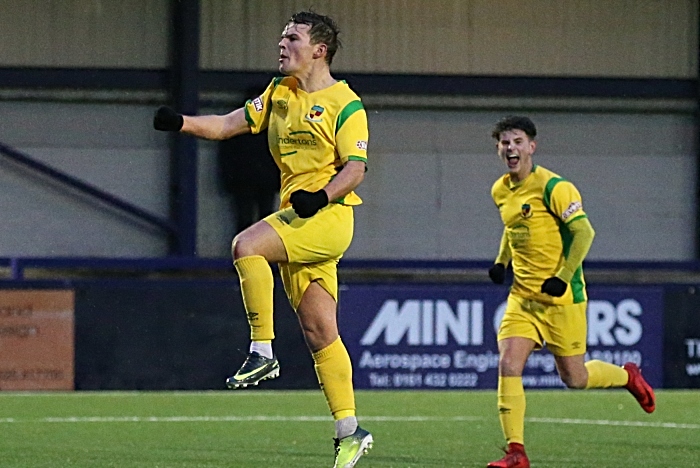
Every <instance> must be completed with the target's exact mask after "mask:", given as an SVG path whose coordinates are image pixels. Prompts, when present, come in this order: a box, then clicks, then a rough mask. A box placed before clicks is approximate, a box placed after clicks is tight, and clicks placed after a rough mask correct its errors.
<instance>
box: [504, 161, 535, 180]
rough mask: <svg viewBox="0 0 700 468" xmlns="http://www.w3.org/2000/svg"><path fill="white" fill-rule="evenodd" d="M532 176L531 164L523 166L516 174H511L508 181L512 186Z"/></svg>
mask: <svg viewBox="0 0 700 468" xmlns="http://www.w3.org/2000/svg"><path fill="white" fill-rule="evenodd" d="M530 174H532V163H530V164H528V165H526V166H523V167H522V168H521V169H520V170H519V171H518V172H511V173H510V174H509V175H510V181H511V182H513V183H514V184H520V183H521V182H522V181H524V180H525V179H527V177H528V176H529V175H530Z"/></svg>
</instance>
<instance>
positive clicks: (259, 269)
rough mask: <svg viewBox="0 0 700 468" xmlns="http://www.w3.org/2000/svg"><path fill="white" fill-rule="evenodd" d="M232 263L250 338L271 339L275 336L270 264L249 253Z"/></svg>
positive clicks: (258, 339) (255, 339) (262, 258)
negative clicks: (238, 281) (238, 283)
mask: <svg viewBox="0 0 700 468" xmlns="http://www.w3.org/2000/svg"><path fill="white" fill-rule="evenodd" d="M233 265H234V266H235V267H236V271H238V277H239V279H240V282H241V294H242V295H243V305H244V306H245V311H246V315H247V317H248V323H249V324H250V339H251V340H253V341H267V340H272V339H273V338H274V337H275V329H274V323H273V320H272V310H273V306H272V293H273V288H274V285H275V283H274V279H273V278H272V269H271V268H270V264H269V263H267V260H265V257H263V256H261V255H251V256H249V257H242V258H239V259H237V260H235V261H234V262H233Z"/></svg>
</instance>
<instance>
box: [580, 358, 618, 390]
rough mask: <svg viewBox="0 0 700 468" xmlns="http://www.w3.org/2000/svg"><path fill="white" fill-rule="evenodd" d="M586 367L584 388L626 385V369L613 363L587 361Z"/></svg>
mask: <svg viewBox="0 0 700 468" xmlns="http://www.w3.org/2000/svg"><path fill="white" fill-rule="evenodd" d="M586 369H588V382H587V383H586V389H589V388H609V387H624V386H625V385H627V378H628V375H627V371H626V370H625V369H623V368H622V367H620V366H616V365H615V364H610V363H609V362H603V361H588V362H587V363H586Z"/></svg>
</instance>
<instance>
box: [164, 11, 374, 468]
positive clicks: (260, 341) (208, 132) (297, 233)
mask: <svg viewBox="0 0 700 468" xmlns="http://www.w3.org/2000/svg"><path fill="white" fill-rule="evenodd" d="M339 46H340V41H339V40H338V27H337V26H336V24H335V22H334V21H333V20H332V19H331V18H329V17H327V16H323V15H319V14H317V13H314V12H310V11H307V12H299V13H296V14H294V15H293V16H292V17H291V18H290V20H289V21H288V22H287V24H286V26H285V28H284V30H283V31H282V36H281V39H280V41H279V71H280V73H281V74H282V75H284V76H283V77H279V78H275V79H274V80H272V82H271V83H270V84H269V86H268V87H267V89H266V90H265V91H264V92H263V93H262V95H261V96H260V97H258V98H255V99H253V100H251V101H248V102H247V103H246V105H245V106H244V107H242V108H240V109H236V110H234V111H233V112H231V113H229V114H226V115H222V116H219V115H206V116H184V115H181V114H178V113H177V112H175V111H174V110H172V109H170V108H168V107H161V108H159V109H158V111H157V112H156V115H155V117H154V122H153V123H154V127H155V128H156V129H157V130H166V131H181V132H184V133H188V134H190V135H194V136H197V137H201V138H207V139H212V140H223V139H227V138H230V137H233V136H235V135H240V134H243V133H247V132H252V133H258V132H260V131H263V130H264V129H266V128H267V129H268V143H269V147H270V152H271V153H272V156H273V158H274V160H275V162H276V163H277V165H278V166H279V168H280V171H281V178H282V180H281V191H280V209H279V211H277V212H276V213H273V214H271V215H270V216H268V217H266V218H265V219H264V220H262V221H259V222H257V223H256V224H254V225H252V226H250V227H249V228H247V229H245V230H244V231H243V232H241V233H240V234H238V235H237V236H236V237H235V238H234V240H233V243H232V254H233V258H234V265H235V267H236V270H237V272H238V276H239V278H240V283H241V292H242V295H243V303H244V306H245V309H246V314H247V317H248V322H249V324H250V329H251V343H250V350H249V354H248V357H247V359H246V360H245V362H244V363H243V365H242V366H241V368H240V369H239V370H238V372H236V374H235V375H233V376H232V377H230V378H229V379H228V380H227V381H226V384H227V385H228V386H229V387H230V388H242V387H247V386H249V385H257V384H258V382H260V381H261V380H265V379H270V378H275V377H277V376H278V375H279V372H280V367H279V363H278V361H277V358H276V357H275V355H274V353H273V351H272V340H273V339H274V329H273V310H272V309H273V300H272V297H273V284H274V282H273V277H272V270H271V268H270V265H269V263H271V262H275V263H278V264H279V268H280V274H281V276H282V282H283V284H284V288H285V291H286V293H287V297H288V298H289V301H290V303H291V305H292V307H293V308H294V309H295V311H296V312H297V315H298V316H299V322H300V324H301V327H302V331H303V333H304V338H305V339H306V343H307V344H308V346H309V349H310V351H311V353H312V356H313V360H314V364H315V366H314V367H315V369H316V374H317V376H318V380H319V383H320V386H321V389H322V390H323V393H324V394H325V396H326V400H327V402H328V406H329V408H330V411H331V413H332V414H333V418H334V419H335V430H336V452H335V453H336V455H335V463H334V468H352V467H354V466H355V464H356V463H357V462H358V460H359V459H360V457H361V456H362V455H363V454H364V453H366V452H367V451H368V450H369V449H370V448H371V446H372V443H373V438H372V435H371V434H370V433H369V432H367V431H365V430H364V429H362V428H360V427H359V426H358V424H357V418H356V417H355V398H354V391H353V386H352V365H351V362H350V356H349V355H348V352H347V350H346V348H345V345H344V344H343V342H342V341H341V339H340V336H339V334H338V324H337V319H336V309H337V300H338V280H337V271H336V268H337V264H338V260H339V259H340V258H341V256H342V255H343V253H344V252H345V250H346V249H347V248H348V247H349V246H350V242H351V240H352V235H353V206H354V205H359V204H360V203H361V200H360V198H359V197H358V196H357V195H356V194H355V193H354V192H353V190H354V189H355V188H356V187H357V186H358V185H359V184H360V183H361V182H362V180H363V178H364V173H365V167H366V162H367V141H368V128H367V114H366V113H365V110H364V107H363V106H362V102H361V101H360V99H359V98H358V96H357V95H356V94H355V93H354V92H353V91H352V90H351V89H350V87H349V86H348V85H347V84H346V83H345V82H342V81H337V80H335V79H334V78H333V77H332V76H331V73H330V65H331V62H332V60H333V56H334V55H335V53H336V51H337V49H338V47H339ZM261 157H267V155H261Z"/></svg>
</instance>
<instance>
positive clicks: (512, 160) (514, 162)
mask: <svg viewBox="0 0 700 468" xmlns="http://www.w3.org/2000/svg"><path fill="white" fill-rule="evenodd" d="M519 162H520V156H518V155H517V154H509V155H508V156H506V163H507V164H508V168H509V169H515V168H516V167H518V163H519Z"/></svg>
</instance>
